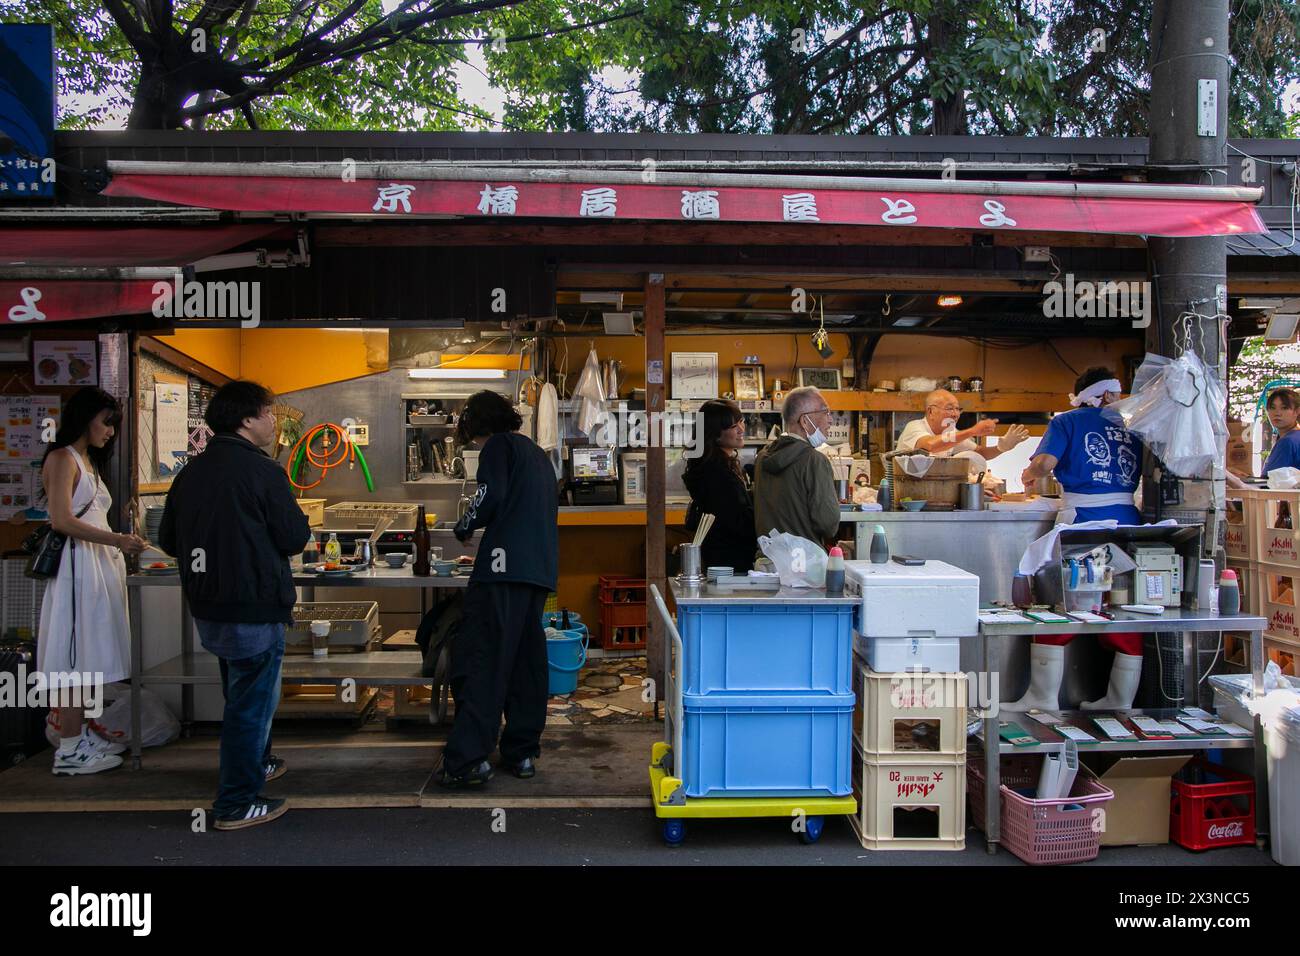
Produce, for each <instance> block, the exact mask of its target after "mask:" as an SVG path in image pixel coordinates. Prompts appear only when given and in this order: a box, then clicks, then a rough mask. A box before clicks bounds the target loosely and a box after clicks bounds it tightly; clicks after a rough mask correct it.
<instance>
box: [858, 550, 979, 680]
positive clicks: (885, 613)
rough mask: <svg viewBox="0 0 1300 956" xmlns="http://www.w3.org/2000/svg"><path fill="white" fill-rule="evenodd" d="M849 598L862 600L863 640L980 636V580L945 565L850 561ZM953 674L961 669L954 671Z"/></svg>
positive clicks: (940, 562) (859, 612)
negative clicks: (853, 597)
mask: <svg viewBox="0 0 1300 956" xmlns="http://www.w3.org/2000/svg"><path fill="white" fill-rule="evenodd" d="M844 593H845V594H851V595H855V596H856V595H861V596H862V603H861V605H860V606H859V608H858V627H857V630H858V632H859V633H860V634H861V635H862V636H863V637H869V638H870V637H885V638H907V637H973V636H975V635H976V634H978V633H979V603H980V579H979V577H978V576H976V575H974V574H971V573H970V572H969V571H963V570H961V568H955V567H953V566H952V565H951V564H945V563H944V562H942V561H926V562H925V564H923V565H915V566H911V567H909V566H907V565H903V564H898V563H897V562H895V561H888V562H886V563H885V564H872V563H871V562H870V561H845V562H844ZM954 643H955V642H954ZM871 666H872V668H873V669H874V670H882V668H880V667H876V665H875V664H872V665H871ZM949 670H953V671H956V670H959V668H958V667H957V666H956V665H954V666H953V667H951V668H949Z"/></svg>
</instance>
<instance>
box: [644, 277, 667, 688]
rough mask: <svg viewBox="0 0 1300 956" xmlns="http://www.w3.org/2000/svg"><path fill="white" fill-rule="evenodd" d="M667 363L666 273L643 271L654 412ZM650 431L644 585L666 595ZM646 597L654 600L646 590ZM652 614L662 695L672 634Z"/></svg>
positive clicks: (653, 663)
mask: <svg viewBox="0 0 1300 956" xmlns="http://www.w3.org/2000/svg"><path fill="white" fill-rule="evenodd" d="M664 364H665V363H664V277H663V273H659V272H651V273H647V274H646V275H645V369H646V374H645V406H646V412H647V413H648V414H650V415H659V414H662V413H663V410H664ZM657 420H658V419H652V420H651V421H652V422H653V421H657ZM650 434H651V435H652V438H651V441H650V443H649V447H648V448H646V456H645V475H646V493H645V511H646V513H645V577H646V584H647V585H650V584H654V585H656V586H657V587H658V588H659V592H660V593H661V594H663V595H664V598H665V600H667V593H666V592H667V586H666V583H667V568H666V561H667V550H666V545H665V537H666V532H667V526H666V510H667V509H666V507H665V497H666V495H667V492H666V488H667V482H666V480H665V473H664V449H663V443H662V441H661V439H662V438H663V433H662V429H654V428H652V429H651V432H650ZM646 599H647V600H651V601H652V600H653V599H651V598H650V595H649V593H648V592H647V594H646ZM648 617H649V621H648V623H649V630H648V632H647V634H646V664H647V667H646V674H647V676H648V677H649V678H650V679H651V680H653V681H654V682H655V684H654V686H655V700H659V699H660V697H661V689H662V688H663V686H664V672H663V671H664V646H665V642H666V641H667V639H668V635H667V634H666V633H665V631H664V626H663V623H662V621H660V619H659V614H658V613H657V612H656V610H655V609H654V608H653V604H652V606H651V608H650V613H649V615H648Z"/></svg>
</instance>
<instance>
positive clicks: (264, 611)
mask: <svg viewBox="0 0 1300 956" xmlns="http://www.w3.org/2000/svg"><path fill="white" fill-rule="evenodd" d="M273 402H274V396H273V395H272V394H271V393H270V391H268V390H267V389H266V388H264V387H263V386H261V385H258V384H257V383H256V382H244V381H235V382H229V383H227V384H226V385H223V386H222V387H221V388H220V389H218V391H217V393H216V394H215V395H214V396H213V397H212V400H211V401H210V402H209V403H208V409H207V412H206V413H205V418H206V420H207V423H208V425H209V426H210V427H211V428H212V431H213V432H214V434H213V436H212V437H211V438H210V439H209V440H208V444H207V447H206V448H205V449H204V450H203V453H202V454H201V455H197V456H196V457H195V458H194V459H193V460H192V461H190V462H188V463H187V464H186V465H185V467H184V468H182V469H181V471H180V474H178V475H177V476H176V478H175V480H174V481H173V482H172V486H171V490H170V491H169V492H168V493H167V506H166V508H164V510H163V517H162V524H161V526H160V527H159V543H160V545H161V546H162V549H163V550H164V551H166V552H167V553H168V554H170V555H173V556H174V557H175V558H176V563H177V564H178V565H179V566H180V575H181V586H182V587H183V588H184V589H185V598H186V600H187V601H189V605H190V610H191V611H192V612H193V614H194V624H195V626H196V627H197V629H198V632H199V641H200V642H201V643H202V644H203V646H204V648H206V649H207V650H208V651H210V652H211V653H213V654H215V655H216V656H217V657H218V658H220V661H221V691H222V693H223V695H224V696H225V699H226V707H225V712H224V714H223V716H222V720H221V764H220V767H221V770H220V781H219V783H218V787H217V799H216V802H215V803H214V804H213V811H214V814H215V817H216V820H215V822H214V824H213V826H214V828H215V829H218V830H240V829H243V828H245V827H251V826H257V825H259V824H262V823H267V822H269V821H271V820H274V819H276V818H277V817H279V816H281V815H282V814H283V813H284V812H285V810H286V808H287V807H288V804H287V803H285V801H284V800H281V799H275V798H271V797H266V796H263V795H262V785H263V784H265V783H266V782H267V781H269V780H274V779H276V778H277V777H279V776H280V775H282V774H283V773H284V772H285V766H284V761H283V760H281V759H280V758H279V757H276V756H274V755H273V754H272V753H271V719H272V717H273V716H274V715H275V708H276V705H277V703H278V702H279V700H280V661H281V658H282V657H283V656H284V630H285V625H286V624H291V623H292V622H293V605H294V601H295V598H296V596H297V591H296V590H295V589H294V585H293V575H292V574H291V573H290V571H289V557H290V556H291V555H295V554H298V553H299V552H300V551H302V549H303V546H304V545H305V544H306V543H307V538H308V537H309V536H310V534H311V529H310V528H309V527H308V523H307V516H306V515H305V514H303V511H302V509H301V508H300V507H298V502H297V501H296V500H295V499H294V497H293V492H292V490H291V489H290V488H289V479H288V478H287V477H286V475H285V473H284V470H283V469H282V468H281V467H280V466H279V465H278V464H276V462H275V459H274V458H271V457H270V456H269V455H267V454H266V452H264V451H263V450H262V449H263V448H266V447H268V446H270V445H272V444H273V443H274V442H275V413H274V410H273Z"/></svg>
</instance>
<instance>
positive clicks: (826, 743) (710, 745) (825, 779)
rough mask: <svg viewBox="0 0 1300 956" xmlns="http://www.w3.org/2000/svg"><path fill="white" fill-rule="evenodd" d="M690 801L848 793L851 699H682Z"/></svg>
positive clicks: (685, 779) (848, 696)
mask: <svg viewBox="0 0 1300 956" xmlns="http://www.w3.org/2000/svg"><path fill="white" fill-rule="evenodd" d="M682 704H683V711H684V713H683V721H682V724H683V726H682V750H683V753H682V755H681V761H680V766H681V773H682V782H683V784H684V786H685V789H686V795H687V796H688V797H800V796H829V797H841V796H847V795H848V794H849V793H851V792H852V783H851V780H850V774H849V771H850V769H851V766H850V763H849V761H850V760H851V759H852V755H853V739H852V733H853V695H852V694H836V695H832V696H811V697H810V696H807V695H794V694H790V695H780V694H775V695H757V696H756V695H741V694H723V695H710V696H707V697H684V698H683V700H682Z"/></svg>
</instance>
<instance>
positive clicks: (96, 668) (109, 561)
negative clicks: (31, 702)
mask: <svg viewBox="0 0 1300 956" xmlns="http://www.w3.org/2000/svg"><path fill="white" fill-rule="evenodd" d="M67 451H68V452H69V453H70V454H71V455H72V457H73V460H75V461H76V463H77V468H78V470H79V471H80V474H81V477H80V478H79V479H78V481H77V486H76V489H75V490H74V491H73V493H72V513H73V514H74V515H75V514H76V513H77V512H79V511H80V510H81V509H82V508H84V507H85V506H86V503H87V502H93V503H92V504H91V505H90V508H89V509H87V511H86V513H85V514H84V515H82V516H81V520H82V521H84V522H86V523H87V524H92V525H94V526H95V527H96V528H102V529H103V530H104V531H110V530H112V529H111V528H109V525H108V509H109V508H110V507H111V506H112V504H113V498H112V496H111V495H110V494H109V493H108V487H107V486H106V485H105V484H104V483H103V482H101V481H99V480H98V479H97V478H96V477H95V476H94V475H93V474H91V472H90V470H89V469H88V468H86V466H85V463H84V462H83V461H82V460H81V456H80V455H78V454H77V453H76V452H75V451H73V450H72V449H71V448H68V449H67ZM73 544H74V542H73V540H72V539H69V540H68V544H67V545H65V546H64V549H63V557H62V559H61V561H60V563H59V573H58V575H57V576H56V577H54V578H53V579H52V580H51V581H49V583H48V584H47V585H46V587H45V598H44V600H43V601H42V602H41V628H40V632H39V634H38V637H37V642H36V666H37V669H38V670H39V671H41V672H42V673H44V674H45V675H46V679H47V680H50V679H51V676H52V675H54V674H60V675H68V676H67V677H63V680H64V681H65V685H66V686H80V685H81V684H82V683H83V682H82V681H81V680H80V679H79V678H77V677H75V676H72V675H75V674H89V675H91V677H90V680H91V681H98V680H102V681H103V682H104V683H105V684H111V683H112V682H113V681H119V680H124V679H126V678H127V677H129V676H130V675H131V636H130V627H129V625H128V622H127V613H126V561H125V560H124V559H123V557H122V552H121V551H120V550H118V549H117V548H115V547H113V546H112V545H107V544H95V543H94V542H91V541H82V540H77V541H76V542H75V545H76V547H75V549H74V548H73V547H71V545H73ZM74 564H75V567H76V572H75V574H76V578H75V581H74V579H73V573H74V572H73V567H74ZM74 591H75V596H76V614H75V625H76V626H75V634H74V627H73V623H74V614H73V595H74ZM101 675H102V676H101Z"/></svg>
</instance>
